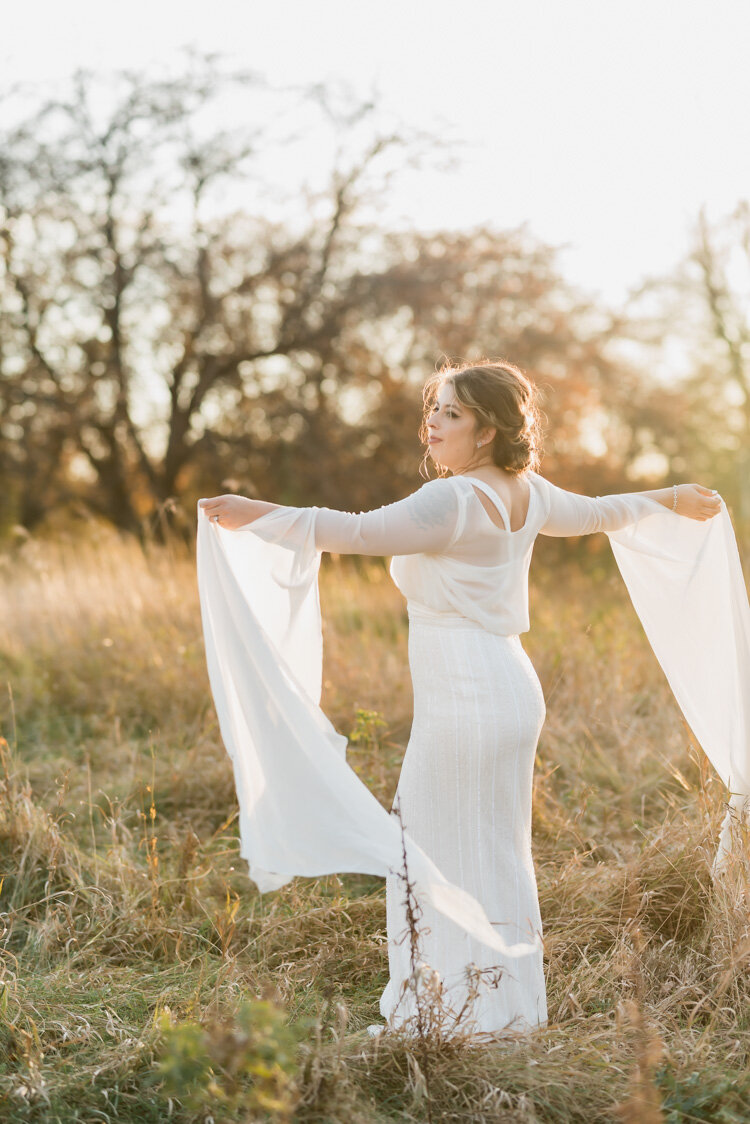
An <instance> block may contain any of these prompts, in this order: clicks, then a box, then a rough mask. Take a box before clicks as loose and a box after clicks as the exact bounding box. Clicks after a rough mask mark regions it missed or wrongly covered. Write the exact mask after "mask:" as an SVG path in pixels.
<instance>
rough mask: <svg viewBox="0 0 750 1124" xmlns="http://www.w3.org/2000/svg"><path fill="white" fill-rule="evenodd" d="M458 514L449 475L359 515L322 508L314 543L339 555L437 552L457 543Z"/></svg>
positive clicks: (457, 505)
mask: <svg viewBox="0 0 750 1124" xmlns="http://www.w3.org/2000/svg"><path fill="white" fill-rule="evenodd" d="M458 518H459V497H458V491H457V489H456V487H455V485H453V484H452V483H451V480H450V478H447V479H442V478H438V479H437V480H428V481H427V482H426V483H425V484H423V485H422V487H421V488H418V489H417V491H416V492H412V494H411V495H410V496H407V497H406V498H405V499H403V500H398V501H397V502H396V503H389V504H386V505H385V506H384V507H379V508H376V509H374V510H373V511H363V512H360V513H359V514H358V515H356V514H353V513H352V512H348V511H335V510H334V509H333V508H329V507H320V508H318V509H317V511H316V513H315V546H316V547H317V549H318V550H328V551H331V552H333V553H335V554H379V555H386V556H391V555H398V554H439V553H440V552H441V551H443V550H445V549H446V548H447V547H448V546H450V545H451V543H452V542H453V540H454V538H455V535H456V532H457V529H458Z"/></svg>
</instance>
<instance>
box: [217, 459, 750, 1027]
mask: <svg viewBox="0 0 750 1124" xmlns="http://www.w3.org/2000/svg"><path fill="white" fill-rule="evenodd" d="M526 478H527V479H528V481H529V486H530V494H529V506H528V511H527V515H526V519H525V522H524V524H523V526H522V527H521V528H519V529H518V530H516V531H511V529H510V525H509V518H508V514H507V512H506V511H505V509H504V506H503V503H502V500H501V498H500V497H499V495H498V494H497V493H496V492H495V491H494V489H492V488H491V487H490V486H489V485H487V484H485V483H484V482H483V481H481V480H477V479H475V478H473V477H469V476H454V477H446V478H441V479H437V480H432V481H428V482H427V483H426V484H424V485H423V486H422V487H421V488H419V489H418V490H417V491H416V492H414V493H412V495H410V496H408V497H406V499H404V500H401V501H399V502H398V503H395V504H389V505H387V506H385V507H383V508H379V509H377V510H376V511H369V512H364V513H360V514H352V513H348V512H340V511H334V510H331V509H327V508H317V507H312V508H288V507H281V508H277V509H275V510H273V511H271V512H269V513H268V514H267V515H264V516H262V517H261V518H260V519H257V520H255V521H253V522H252V523H250V524H247V525H246V527H243V528H240V529H239V532H227V531H225V530H224V529H222V528H220V527H219V525H217V524H215V523H210V524H209V521H208V520H207V518H206V516H205V513H203V509H202V508H201V507H200V506H199V508H198V512H199V516H198V584H199V591H200V595H201V610H202V615H203V624H204V633H205V638H206V653H207V661H208V667H209V676H210V679H211V686H212V690H213V693H214V698H215V700H216V704H217V712H218V714H219V721H220V725H221V731H222V736H223V738H224V741H225V744H226V746H227V750H228V752H229V754H230V756H231V757H232V760H233V763H234V770H235V780H236V783H237V793H238V800H239V804H240V835H241V853H242V854H243V856H244V857H245V858H246V859H247V860H248V864H249V870H250V876H251V877H252V878H253V879H254V880H255V881H256V883H257V885H258V886H259V888H260V889H261V890H262V891H264V890H268V889H274V888H276V887H278V886H281V885H283V884H284V883H285V882H287V881H289V879H290V878H291V877H293V876H294V875H313V874H325V873H330V872H333V871H353V870H359V871H365V872H374V873H381V874H383V875H384V876H385V877H386V907H387V925H388V958H389V969H390V979H389V982H388V985H387V987H386V989H385V991H384V992H383V994H382V996H381V1000H380V1009H381V1013H382V1015H383V1016H384V1018H385V1019H386V1020H387V1021H388V1022H389V1023H390V1024H391V1025H394V1026H398V1025H400V1024H402V1023H403V1022H404V1021H405V1020H407V1019H408V1018H409V1017H410V1016H411V1015H413V1013H414V1006H413V1004H414V993H413V991H410V990H409V989H408V988H405V986H404V985H405V983H406V981H407V980H408V978H409V976H410V974H411V970H412V963H411V949H410V945H409V941H408V939H405V938H406V913H405V904H404V892H403V881H402V878H401V877H400V875H401V873H402V863H401V860H402V845H404V844H406V845H407V853H408V859H409V874H410V878H411V879H412V881H413V882H414V883H415V889H416V893H417V901H418V904H419V907H420V909H421V911H422V912H421V919H420V924H419V928H420V933H421V943H420V949H419V952H420V956H421V959H422V960H423V961H424V962H426V963H427V964H429V965H430V967H431V968H433V969H435V970H436V971H437V972H438V973H439V974H440V977H441V979H442V981H443V985H444V999H445V1002H446V1005H447V1008H448V1011H449V1012H450V1011H451V1009H452V1011H453V1013H454V1014H455V1013H457V1012H458V1011H460V1009H461V1008H462V1006H463V1003H464V1000H465V998H466V995H467V981H466V978H465V971H466V967H467V965H469V964H473V965H475V966H476V968H478V969H479V970H480V971H482V970H486V972H485V976H484V983H483V986H480V988H479V994H478V997H477V999H476V1001H475V1005H474V1007H473V1011H472V1015H473V1026H474V1029H475V1030H477V1031H479V1032H497V1031H501V1030H504V1029H506V1028H511V1029H514V1030H523V1029H528V1028H533V1027H534V1026H537V1025H539V1024H541V1023H544V1022H545V1020H546V1018H547V1008H546V999H545V987H544V974H543V964H542V943H541V937H542V926H541V918H540V913H539V901H538V895H537V887H536V881H535V876H534V866H533V859H532V852H531V793H532V772H533V764H534V756H535V751H536V746H537V741H538V738H539V734H540V731H541V728H542V725H543V722H544V718H545V702H544V697H543V692H542V688H541V685H540V683H539V680H538V677H537V675H536V672H535V671H534V668H533V666H532V665H531V662H530V660H529V658H528V656H527V654H526V652H525V651H524V649H523V646H522V643H521V639H520V636H521V634H522V633H523V632H525V631H527V630H528V628H529V615H528V570H529V563H530V560H531V555H532V551H533V546H534V542H535V539H536V536H537V535H538V534H540V533H541V534H547V535H580V534H591V533H593V532H596V531H605V532H606V533H607V534H608V536H609V537H610V541H611V543H612V546H613V550H614V551H615V556H616V559H617V562H618V565H619V566H620V570H621V572H622V574H623V577H624V578H625V581H626V583H627V585H628V589H629V591H630V593H631V597H632V598H633V602H634V604H635V606H636V609H637V610H638V612H639V615H640V616H641V620H642V622H643V624H644V628H645V629H646V632H647V635H648V636H649V639H650V641H651V643H652V646H653V647H654V651H655V652H656V654H657V657H658V658H659V660H660V661H661V664H662V667H663V669H664V671H665V673H666V674H667V677H668V679H669V682H670V685H671V686H672V689H673V691H674V693H675V697H676V698H677V701H678V703H679V704H680V706H681V707H682V709H683V711H684V713H685V715H686V717H687V719H688V721H689V722H690V723H691V726H692V727H693V730H694V732H695V733H696V737H698V738H699V740H700V741H701V744H702V745H703V748H704V749H705V751H706V753H707V754H708V755H709V757H710V759H711V760H712V762H713V763H714V765H715V766H716V768H717V769H718V771H719V772H720V775H721V776H722V779H724V780H725V782H726V783H727V784H728V785H729V787H730V789H731V791H732V793H733V794H734V795H733V798H732V802H733V804H734V807H735V808H742V807H743V806H744V807H745V808H746V807H747V797H748V793H750V689H749V688H750V607H749V606H748V601H747V594H746V591H745V588H744V582H743V580H742V573H741V568H740V564H739V557H738V554H737V547H736V541H735V539H734V534H733V530H732V526H731V521H730V519H729V516H728V513H727V512H726V508H725V506H724V505H723V504H722V511H721V513H720V515H717V516H716V517H715V519H713V520H709V521H707V522H705V523H701V522H698V521H695V520H688V519H686V518H683V517H681V516H678V515H676V514H675V513H673V512H671V511H669V510H668V509H666V508H665V507H663V506H662V505H661V504H659V503H657V502H656V501H655V500H652V499H649V498H648V497H646V496H643V495H640V494H638V493H625V494H623V495H613V496H597V497H595V498H594V497H588V496H580V495H577V494H576V493H572V492H567V491H565V490H564V489H561V488H558V487H556V486H555V485H554V484H552V483H551V482H550V481H548V480H546V479H545V478H544V477H542V476H541V475H539V474H538V473H535V472H528V473H527V474H526ZM478 491H481V492H483V493H484V494H485V495H486V496H488V497H489V498H490V499H491V500H492V502H493V503H494V504H495V506H496V507H497V508H498V510H499V511H500V513H501V517H502V519H503V524H504V525H503V526H502V527H498V526H497V525H496V524H495V523H494V522H493V521H492V519H490V517H489V515H488V513H487V512H486V511H485V509H484V506H483V505H482V502H481V501H480V499H479V496H478ZM321 551H331V552H336V553H357V554H366V555H386V556H392V562H391V575H392V577H393V580H394V582H395V583H396V585H397V586H398V588H399V589H400V590H401V592H402V593H403V594H404V596H405V598H406V603H407V610H408V614H409V664H410V670H411V675H412V682H413V687H414V719H413V725H412V730H411V735H410V738H409V743H408V746H407V750H406V754H405V757H404V761H403V766H402V770H401V775H400V778H399V782H398V788H397V793H396V801H395V802H394V804H398V807H399V809H400V821H401V824H402V825H403V828H404V829H405V833H406V834H405V836H403V837H402V836H401V833H400V825H399V823H397V822H396V821H395V817H394V816H393V815H391V816H388V814H387V813H386V812H385V809H382V808H381V807H380V805H378V804H377V801H375V800H374V798H373V797H372V795H371V794H370V793H369V792H368V791H367V789H366V788H365V787H364V786H363V785H362V784H361V782H360V781H359V780H358V778H356V776H355V774H354V773H353V772H352V770H351V769H350V768H349V767H348V766H347V765H346V762H345V749H346V743H345V739H343V738H342V737H341V735H339V734H337V733H336V732H335V731H334V730H333V727H331V725H330V723H329V722H328V720H327V719H326V717H325V715H324V714H323V713H322V711H320V709H319V706H318V705H317V704H318V702H319V699H320V671H321V660H322V642H321V639H320V618H319V601H318V589H317V570H318V566H319V562H320V553H321ZM687 618H689V620H690V623H689V625H688V626H687V632H685V631H684V630H685V624H686V619H687ZM707 679H708V681H709V682H708V685H709V688H710V689H713V691H714V694H713V696H712V697H711V698H710V699H709V698H706V695H705V692H704V687H705V685H706V680H707ZM493 969H497V971H496V972H493V971H492V970H493Z"/></svg>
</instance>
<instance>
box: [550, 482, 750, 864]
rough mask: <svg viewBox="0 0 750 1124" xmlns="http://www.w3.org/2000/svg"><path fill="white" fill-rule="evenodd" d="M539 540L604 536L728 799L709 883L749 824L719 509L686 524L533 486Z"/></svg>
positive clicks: (732, 592) (743, 618)
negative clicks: (537, 493) (540, 498)
mask: <svg viewBox="0 0 750 1124" xmlns="http://www.w3.org/2000/svg"><path fill="white" fill-rule="evenodd" d="M536 479H537V480H538V481H539V482H540V487H541V488H542V490H543V495H544V504H545V506H544V513H543V518H544V523H543V525H542V526H541V528H540V530H541V533H542V534H547V535H585V534H591V533H592V532H594V531H605V532H606V534H607V537H608V539H609V542H610V546H611V547H612V552H613V554H614V556H615V560H616V562H617V565H618V568H619V570H620V573H621V575H622V578H623V580H624V582H625V585H626V586H627V589H628V592H629V594H630V599H631V601H632V602H633V606H634V608H635V610H636V612H637V614H638V616H639V618H640V621H641V624H642V625H643V629H644V631H645V633H646V636H647V637H648V640H649V642H650V644H651V647H652V649H653V651H654V654H655V655H656V658H657V659H658V661H659V663H660V665H661V668H662V670H663V672H664V674H665V676H666V678H667V681H668V683H669V685H670V687H671V689H672V693H673V694H674V697H675V699H676V701H677V703H678V705H679V707H680V709H681V710H682V713H683V714H684V716H685V719H686V720H687V722H688V724H689V726H690V728H691V729H692V731H693V733H694V734H695V737H696V740H697V741H698V742H699V744H700V745H701V747H702V748H703V750H704V752H705V754H706V756H707V757H708V759H709V761H710V762H711V764H712V765H713V766H714V768H715V769H716V772H717V773H718V775H719V777H720V778H721V780H722V781H723V782H724V784H725V785H726V786H727V789H728V790H729V798H728V801H727V804H728V808H727V813H726V816H725V817H724V822H723V824H722V829H721V835H720V838H719V845H718V850H717V853H716V856H715V859H714V865H713V874H714V875H716V874H718V873H720V872H721V870H722V869H723V867H724V864H725V861H726V859H727V857H728V854H729V852H730V850H731V847H732V845H733V839H732V837H733V833H734V829H735V828H736V827H738V826H739V824H740V823H741V821H742V820H743V819H744V820H745V821H746V822H750V605H749V604H748V596H747V590H746V588H745V581H744V577H743V573H742V565H741V562H740V557H739V551H738V548H737V540H736V537H735V534H734V528H733V526H732V521H731V519H730V517H729V512H728V510H727V507H726V504H725V503H724V501H723V500H722V503H721V510H720V511H719V514H718V515H715V516H713V518H711V519H708V520H704V521H701V520H697V519H689V518H687V517H686V516H682V515H678V514H677V513H676V512H674V511H671V510H670V509H669V508H666V507H664V505H663V504H660V503H659V502H658V501H657V500H654V499H652V498H650V497H648V496H644V495H642V494H641V493H637V492H634V493H624V494H622V495H613V496H597V497H595V498H591V497H589V496H580V495H577V494H575V493H574V492H566V491H564V490H563V489H561V488H558V487H556V486H555V485H554V484H551V483H550V482H549V481H548V480H545V479H544V478H543V477H536Z"/></svg>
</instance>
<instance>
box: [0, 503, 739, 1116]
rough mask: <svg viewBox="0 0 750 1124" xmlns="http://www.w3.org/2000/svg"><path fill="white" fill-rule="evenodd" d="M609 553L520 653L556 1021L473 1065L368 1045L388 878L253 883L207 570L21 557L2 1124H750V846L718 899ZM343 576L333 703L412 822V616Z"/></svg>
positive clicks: (679, 736) (12, 636)
mask: <svg viewBox="0 0 750 1124" xmlns="http://www.w3.org/2000/svg"><path fill="white" fill-rule="evenodd" d="M602 538H603V537H602ZM603 547H604V549H603V550H601V551H599V552H598V553H597V554H596V555H594V556H593V557H587V558H586V559H585V560H584V562H583V563H582V564H573V563H569V564H568V565H566V566H565V567H564V568H563V569H561V568H560V566H559V565H557V564H553V561H552V556H551V555H550V556H549V557H543V556H542V557H537V558H535V560H534V562H533V563H532V573H531V631H530V632H529V633H526V634H524V636H523V638H522V639H523V643H524V647H525V648H526V650H527V651H528V653H529V655H530V657H531V659H532V662H533V664H534V666H535V667H536V669H537V672H538V674H539V677H540V679H541V681H542V685H543V688H544V693H545V698H546V701H547V721H546V724H545V727H544V729H543V732H542V736H541V739H540V743H539V749H538V759H537V766H536V780H535V792H534V819H533V832H534V853H535V861H536V869H537V878H538V883H539V891H540V899H541V907H542V917H543V921H544V927H545V955H546V961H545V963H546V972H547V987H548V1001H549V1025H548V1026H547V1027H545V1028H544V1029H542V1030H539V1031H537V1032H535V1033H534V1034H533V1035H531V1036H529V1037H527V1038H523V1039H517V1038H511V1037H509V1038H507V1039H506V1040H503V1041H498V1042H496V1043H493V1044H486V1045H485V1044H483V1045H480V1046H477V1045H473V1046H472V1045H470V1044H469V1043H468V1042H467V1041H462V1040H460V1039H456V1040H451V1039H450V1038H446V1037H445V1036H442V1035H441V1034H440V1033H433V1034H430V1035H427V1036H425V1037H424V1038H423V1039H421V1040H420V1039H407V1038H405V1037H403V1036H401V1035H386V1036H383V1037H382V1038H379V1039H371V1038H370V1037H369V1036H368V1034H367V1031H366V1027H367V1025H368V1024H369V1023H373V1022H378V1021H380V1015H379V1012H378V1006H377V1005H378V998H379V995H380V992H381V990H382V988H383V987H384V985H385V982H386V980H387V961H386V947H385V941H386V934H385V898H384V884H383V882H382V880H380V879H377V878H371V877H368V876H364V875H342V876H340V877H339V876H329V877H326V878H321V879H298V880H296V881H295V882H293V883H291V884H290V885H288V886H286V887H284V888H283V889H282V890H279V891H277V892H275V893H271V894H267V895H263V896H261V895H259V894H258V893H257V891H256V890H255V887H254V885H253V884H252V883H251V882H250V881H249V879H248V876H247V868H246V865H245V863H244V861H243V860H241V859H240V858H239V854H238V840H237V822H236V803H235V796H234V785H233V778H232V770H231V764H230V761H229V758H228V757H227V754H226V752H225V750H224V748H223V745H222V742H221V738H220V734H219V730H218V725H217V720H216V714H215V711H214V707H213V701H212V698H211V694H210V690H209V685H208V677H207V672H206V666H205V658H204V649H203V639H202V633H201V624H200V613H199V604H198V594H197V586H196V576H195V558H194V553H193V552H192V551H191V550H190V549H189V548H185V547H184V546H183V545H180V544H179V543H177V542H171V543H169V544H167V545H166V546H165V545H156V544H154V545H151V546H148V547H147V548H146V549H143V548H142V547H141V546H139V545H138V544H136V543H135V542H134V541H132V540H128V539H125V538H122V537H120V536H119V535H117V534H116V533H115V532H113V531H111V530H108V529H107V528H106V527H104V526H100V525H97V524H91V525H90V526H89V527H87V528H81V530H80V531H76V532H75V533H72V532H60V533H57V534H55V535H54V536H53V537H51V538H49V539H46V540H45V539H33V538H31V539H29V538H26V539H20V540H18V541H17V542H16V543H15V544H11V545H9V546H8V547H7V548H6V549H5V551H4V552H3V554H2V557H1V558H0V566H1V570H0V573H1V574H2V593H1V594H0V604H1V611H0V668H1V670H2V675H1V677H0V734H1V735H2V739H1V740H0V756H1V757H2V769H1V770H0V853H1V856H2V867H1V870H0V878H1V879H2V882H1V883H0V933H1V937H2V939H1V940H0V973H1V975H0V1118H2V1120H3V1121H4V1122H8V1124H15V1122H21V1121H45V1122H46V1121H51V1122H66V1124H67V1122H68V1121H80V1122H84V1121H85V1122H90V1121H91V1122H93V1121H138V1122H144V1124H147V1122H148V1124H150V1122H156V1121H159V1122H162V1121H165V1120H171V1121H175V1122H183V1121H204V1122H211V1121H213V1122H215V1124H220V1122H224V1121H255V1120H258V1121H260V1120H274V1121H286V1120H299V1121H306V1122H307V1121H310V1122H311V1121H317V1122H339V1121H342V1122H344V1121H345V1122H346V1124H360V1122H361V1124H366V1122H367V1124H369V1122H376V1121H391V1120H400V1121H412V1120H413V1121H423V1120H441V1121H462V1122H474V1121H477V1122H479V1121H503V1122H505V1121H508V1122H511V1121H513V1122H515V1121H518V1122H521V1121H523V1122H527V1124H531V1122H545V1124H547V1122H550V1124H558V1122H568V1121H571V1122H572V1121H585V1122H586V1124H595V1122H599V1121H615V1120H619V1121H628V1122H632V1124H636V1122H637V1124H652V1122H656V1121H664V1122H667V1124H677V1122H682V1121H686V1122H692V1121H711V1122H714V1121H716V1122H719V1124H734V1122H740V1121H746V1120H749V1119H750V973H749V972H748V967H749V966H750V921H749V920H748V900H749V899H748V876H749V874H750V863H749V862H748V851H747V847H746V846H745V847H744V849H743V851H742V852H741V853H740V854H738V855H737V856H736V858H735V860H734V861H733V863H732V864H731V866H730V868H729V869H728V871H727V874H726V876H725V877H724V878H723V879H722V880H721V881H720V882H719V883H717V884H713V883H712V881H711V878H710V875H709V868H710V864H711V861H712V858H713V852H714V848H715V843H716V838H717V835H718V829H719V824H720V821H721V818H722V815H723V805H722V801H723V799H724V790H723V787H722V785H721V784H720V782H719V781H718V780H717V779H716V778H715V776H714V775H713V773H712V770H711V768H710V767H709V766H708V764H707V762H706V761H705V758H704V756H703V754H702V752H701V750H700V748H699V747H698V746H697V744H696V742H695V739H694V738H693V736H692V734H691V731H690V730H689V728H688V727H687V725H686V723H685V721H684V719H683V718H682V716H681V713H680V711H679V709H678V707H677V705H676V703H675V702H674V699H673V698H672V695H671V692H670V690H669V687H668V685H667V683H666V680H665V679H664V676H663V674H662V673H661V670H660V668H659V665H658V663H657V661H656V659H655V657H654V656H653V653H652V652H651V649H650V647H649V645H648V642H647V640H646V638H645V636H644V634H643V632H642V629H641V626H640V623H639V621H638V619H637V617H636V615H635V612H634V610H633V609H632V606H631V605H630V602H629V600H628V596H627V592H626V590H625V587H624V585H623V583H622V580H621V578H620V576H619V573H618V571H617V569H616V567H615V565H614V562H613V560H612V558H611V555H610V554H609V548H608V546H607V544H606V542H603ZM538 554H539V555H542V551H541V550H540V551H539V552H538ZM320 584H321V601H322V606H323V616H324V638H325V674H324V680H325V682H324V694H323V708H324V710H325V711H326V713H327V714H328V715H329V717H330V718H331V720H332V721H333V722H334V724H335V725H336V727H337V729H338V730H340V731H341V732H342V733H345V734H347V735H348V736H350V738H351V748H350V753H349V760H350V762H351V764H352V766H353V767H354V768H355V769H356V770H357V772H358V773H359V775H360V776H361V777H362V778H363V780H365V781H366V783H367V784H368V785H369V786H370V787H371V788H372V790H373V791H374V792H375V793H376V795H377V796H378V798H379V799H380V800H381V801H382V802H383V804H384V805H386V806H387V807H390V800H391V798H392V796H393V793H394V791H395V787H396V782H397V779H398V771H399V767H400V762H401V759H402V756H403V751H404V749H405V746H406V743H407V740H408V736H409V728H410V721H411V688H410V680H409V675H408V662H407V621H406V613H405V608H404V603H403V599H402V598H401V595H400V594H399V593H398V591H397V590H396V589H395V587H393V585H392V584H391V582H390V579H389V577H388V574H387V570H386V567H385V564H384V563H383V561H382V560H377V559H361V560H358V561H356V562H354V561H353V560H351V559H336V558H329V557H328V556H326V557H325V558H324V564H323V568H322V571H321V579H320ZM745 842H746V841H745Z"/></svg>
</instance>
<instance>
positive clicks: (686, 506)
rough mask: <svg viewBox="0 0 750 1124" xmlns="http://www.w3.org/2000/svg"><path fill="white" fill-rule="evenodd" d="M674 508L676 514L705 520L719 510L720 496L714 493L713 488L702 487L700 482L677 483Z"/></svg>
mask: <svg viewBox="0 0 750 1124" xmlns="http://www.w3.org/2000/svg"><path fill="white" fill-rule="evenodd" d="M676 510H677V514H678V515H686V516H687V517H688V519H700V520H701V522H705V521H706V519H713V517H714V515H718V514H719V512H720V511H721V496H718V495H715V494H714V492H713V489H711V488H704V487H703V485H702V484H678V485H677V508H676Z"/></svg>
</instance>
